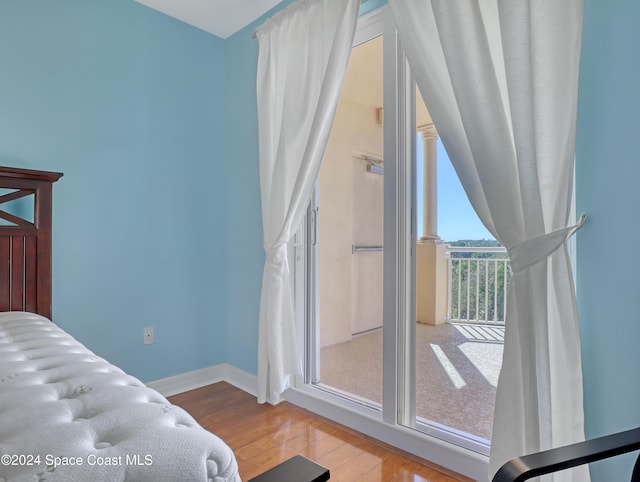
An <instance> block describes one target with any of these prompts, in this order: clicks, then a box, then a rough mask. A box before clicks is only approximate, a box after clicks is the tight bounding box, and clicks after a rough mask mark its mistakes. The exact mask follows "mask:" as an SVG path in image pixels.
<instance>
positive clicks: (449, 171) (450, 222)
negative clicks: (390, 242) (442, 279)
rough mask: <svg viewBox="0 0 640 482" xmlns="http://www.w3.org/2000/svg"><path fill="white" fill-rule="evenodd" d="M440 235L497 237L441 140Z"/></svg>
mask: <svg viewBox="0 0 640 482" xmlns="http://www.w3.org/2000/svg"><path fill="white" fill-rule="evenodd" d="M417 137H418V146H417V149H416V150H417V157H418V172H417V179H418V235H420V234H421V233H422V192H421V186H422V183H421V179H422V139H421V136H417ZM437 152H438V234H439V235H440V237H441V238H442V239H443V240H444V241H457V240H459V239H494V237H493V236H491V234H490V233H489V231H487V229H486V228H485V227H484V225H483V224H482V223H481V222H480V220H479V219H478V216H477V215H476V213H475V211H474V210H473V208H472V207H471V204H470V203H469V200H468V199H467V195H466V194H465V192H464V189H462V185H461V184H460V181H459V180H458V175H457V174H456V172H455V170H454V169H453V166H452V165H451V161H450V160H449V157H448V156H447V151H446V150H445V148H444V146H443V145H442V142H440V139H438V148H437Z"/></svg>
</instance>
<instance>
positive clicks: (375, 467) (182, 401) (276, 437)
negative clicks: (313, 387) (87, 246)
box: [169, 382, 470, 482]
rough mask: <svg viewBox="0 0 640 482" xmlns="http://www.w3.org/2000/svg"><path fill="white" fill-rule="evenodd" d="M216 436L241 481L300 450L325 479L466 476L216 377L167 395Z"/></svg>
mask: <svg viewBox="0 0 640 482" xmlns="http://www.w3.org/2000/svg"><path fill="white" fill-rule="evenodd" d="M169 400H170V401H171V403H174V404H175V405H178V406H181V407H182V408H184V409H185V410H186V411H187V412H189V413H190V414H191V415H192V416H193V417H194V418H195V419H196V420H197V421H198V422H199V423H200V424H201V425H202V426H203V427H204V428H206V429H207V430H209V431H211V432H213V433H215V434H216V435H218V436H219V437H220V438H222V439H223V440H224V441H225V442H226V443H227V444H228V445H229V446H230V447H231V449H232V450H233V451H234V453H235V454H236V458H237V459H238V466H239V469H240V476H241V477H242V480H243V481H246V480H249V479H251V478H252V477H255V476H256V475H259V474H261V473H262V472H264V471H266V470H268V469H270V468H271V467H273V466H275V465H277V464H279V463H280V462H284V461H285V460H287V459H288V458H290V457H293V456H294V455H296V454H302V455H304V456H306V457H308V458H310V459H311V460H314V461H315V462H317V463H319V464H320V465H323V466H325V467H327V468H329V470H330V471H331V482H357V481H362V482H365V481H366V482H396V481H398V482H404V481H412V482H448V481H456V480H460V481H468V480H470V479H467V478H465V477H462V476H458V475H456V474H452V473H450V472H447V471H446V470H445V469H442V468H438V467H437V466H435V465H429V464H428V462H425V461H422V460H420V459H418V458H416V457H413V456H412V455H409V454H406V453H403V452H401V451H399V450H397V449H395V448H393V447H391V446H388V445H386V444H383V443H382V442H379V441H376V440H374V439H372V438H369V437H366V436H365V435H362V434H359V433H357V432H355V431H353V430H350V429H348V428H346V427H343V426H341V425H338V424H336V423H334V422H332V421H330V420H327V419H325V418H322V417H319V416H317V415H315V414H313V413H311V412H308V411H307V410H304V409H301V408H299V407H296V406H294V405H292V404H289V403H281V404H279V405H277V406H275V407H274V406H272V405H268V404H264V405H259V404H258V403H256V399H255V397H253V396H251V395H249V394H247V393H245V392H243V391H242V390H239V389H237V388H235V387H234V386H232V385H229V384H227V383H224V382H221V383H216V384H214V385H209V386H207V387H203V388H199V389H197V390H192V391H190V392H185V393H181V394H178V395H174V396H173V397H170V398H169Z"/></svg>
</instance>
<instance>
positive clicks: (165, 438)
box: [0, 312, 240, 482]
mask: <svg viewBox="0 0 640 482" xmlns="http://www.w3.org/2000/svg"><path fill="white" fill-rule="evenodd" d="M27 480H28V481H64V482H72V481H123V480H130V481H147V480H148V481H220V482H222V481H233V482H236V481H240V477H239V476H238V467H237V463H236V459H235V457H234V455H233V453H232V451H231V449H230V448H229V447H228V446H227V445H226V444H225V443H224V442H222V440H220V439H219V438H218V437H216V436H215V435H213V434H211V433H210V432H208V431H206V430H204V429H203V428H202V427H200V426H199V425H198V424H197V423H196V421H195V420H194V419H193V418H192V417H191V416H190V415H189V414H187V413H186V412H185V411H184V410H182V409H181V408H179V407H177V406H175V405H171V404H170V403H169V402H168V401H167V400H166V399H165V398H164V397H163V396H162V395H160V394H159V393H158V392H156V391H155V390H152V389H150V388H148V387H146V386H145V385H144V384H143V383H142V382H140V381H139V380H137V379H135V378H133V377H131V376H129V375H127V374H125V373H123V372H122V370H120V369H119V368H117V367H115V366H114V365H111V364H109V363H108V362H106V361H105V360H103V359H102V358H99V357H98V356H96V355H94V354H93V353H91V352H90V351H89V350H88V349H87V348H86V347H84V346H83V345H82V344H80V343H79V342H77V341H76V340H74V339H73V338H72V337H71V336H70V335H68V334H67V333H65V332H64V331H62V330H61V329H60V328H58V327H57V326H56V325H55V324H53V323H52V322H51V321H49V320H47V319H46V318H43V317H41V316H39V315H35V314H31V313H21V312H20V313H19V312H7V313H0V482H5V481H11V482H13V481H27Z"/></svg>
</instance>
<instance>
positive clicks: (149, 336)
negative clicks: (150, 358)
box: [143, 326, 153, 345]
mask: <svg viewBox="0 0 640 482" xmlns="http://www.w3.org/2000/svg"><path fill="white" fill-rule="evenodd" d="M143 337H144V344H145V345H151V343H153V326H147V327H145V329H144V336H143Z"/></svg>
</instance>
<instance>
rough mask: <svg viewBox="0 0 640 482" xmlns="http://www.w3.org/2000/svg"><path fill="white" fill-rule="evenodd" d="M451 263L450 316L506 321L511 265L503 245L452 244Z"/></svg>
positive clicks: (450, 317) (452, 318)
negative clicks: (481, 246) (474, 246)
mask: <svg viewBox="0 0 640 482" xmlns="http://www.w3.org/2000/svg"><path fill="white" fill-rule="evenodd" d="M446 257H447V264H448V285H449V286H448V293H447V295H448V296H447V300H448V301H447V319H448V320H449V321H458V322H471V323H501V324H502V323H504V320H505V311H506V308H507V289H508V284H509V279H510V277H511V265H510V264H509V258H508V256H507V251H506V249H504V248H501V247H499V248H470V247H453V246H450V247H448V248H447V250H446Z"/></svg>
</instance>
